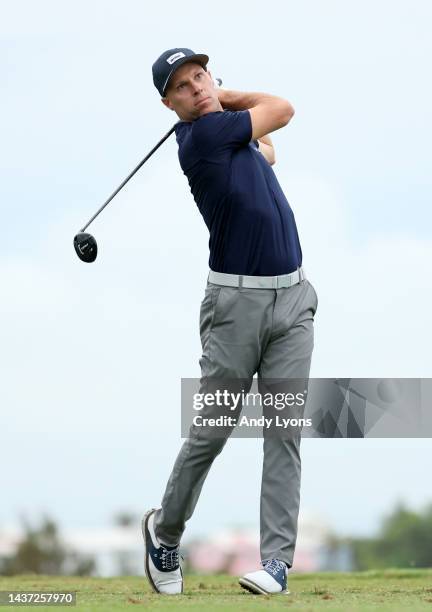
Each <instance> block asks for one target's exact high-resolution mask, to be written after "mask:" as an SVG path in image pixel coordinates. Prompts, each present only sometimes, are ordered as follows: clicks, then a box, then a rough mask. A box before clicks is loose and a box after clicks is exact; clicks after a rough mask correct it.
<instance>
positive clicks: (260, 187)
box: [142, 48, 318, 595]
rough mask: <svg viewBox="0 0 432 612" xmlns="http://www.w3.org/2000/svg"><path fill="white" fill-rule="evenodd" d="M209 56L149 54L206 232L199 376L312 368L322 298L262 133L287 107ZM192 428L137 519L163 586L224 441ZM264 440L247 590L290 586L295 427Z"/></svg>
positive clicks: (296, 491)
mask: <svg viewBox="0 0 432 612" xmlns="http://www.w3.org/2000/svg"><path fill="white" fill-rule="evenodd" d="M208 61H209V58H208V56H207V55H203V54H196V53H194V52H193V51H191V50H190V49H185V48H176V49H170V50H168V51H165V52H164V53H162V55H161V56H160V57H159V58H158V59H157V60H156V61H155V63H154V64H153V81H154V84H155V86H156V89H157V90H158V92H159V94H160V96H161V98H162V102H163V104H164V105H165V106H166V107H167V108H168V109H170V110H172V111H174V112H175V113H176V114H177V116H178V117H179V119H180V121H179V122H178V123H177V125H176V128H175V132H176V138H177V143H178V146H179V151H178V153H179V160H180V165H181V168H182V170H183V172H184V174H185V175H186V177H187V179H188V182H189V186H190V189H191V192H192V195H193V197H194V199H195V202H196V204H197V206H198V209H199V212H200V213H201V215H202V216H203V218H204V222H205V223H206V225H207V227H208V230H209V233H210V241H209V247H210V259H209V268H210V271H209V276H208V281H207V287H206V291H205V296H204V299H203V301H202V303H201V311H200V335H201V344H202V351H203V352H202V357H201V360H200V366H201V374H202V379H201V381H206V380H208V379H211V378H220V379H225V378H226V379H242V380H246V381H249V385H250V384H251V382H252V379H253V376H254V374H255V373H257V374H258V382H259V381H260V380H261V381H265V380H267V379H289V378H301V379H307V378H308V377H309V371H310V363H311V356H312V350H313V336H314V331H313V322H314V315H315V313H316V309H317V305H318V298H317V294H316V292H315V290H314V288H313V286H312V285H311V283H310V282H309V281H308V280H306V278H305V274H304V270H303V268H302V251H301V247H300V242H299V237H298V233H297V228H296V223H295V219H294V215H293V212H292V210H291V208H290V205H289V203H288V201H287V199H286V198H285V195H284V193H283V191H282V189H281V187H280V185H279V183H278V181H277V178H276V176H275V174H274V172H273V170H272V168H271V166H272V165H273V164H274V162H275V155H274V150H273V146H272V142H271V140H270V138H269V136H268V134H269V133H270V132H273V131H275V130H278V129H280V128H283V127H284V126H286V125H287V124H288V123H289V121H290V120H291V118H292V116H293V115H294V109H293V107H292V106H291V104H290V103H289V102H288V101H287V100H284V99H282V98H279V97H276V96H273V95H269V94H265V93H243V92H238V91H230V90H224V89H221V88H218V87H216V86H215V84H214V82H213V79H212V76H211V74H210V72H209V71H208V70H207V63H208ZM203 384H204V382H203ZM245 391H246V392H247V389H246V390H245ZM213 410H216V408H213ZM214 416H217V413H215V415H214ZM197 430H198V428H196V427H194V426H192V427H191V430H190V436H189V437H188V439H187V440H186V441H185V442H184V444H183V447H182V448H181V450H180V453H179V455H178V457H177V460H176V462H175V465H174V468H173V471H172V474H171V476H170V478H169V481H168V484H167V487H166V490H165V494H164V497H163V500H162V504H161V507H160V508H158V509H152V510H150V511H149V512H147V513H146V514H145V516H144V519H143V523H142V528H143V535H144V542H145V572H146V575H147V577H148V579H149V581H150V583H151V585H152V587H153V589H154V590H155V591H156V592H158V593H165V594H171V595H173V594H177V593H181V592H182V591H183V574H182V570H181V567H180V563H179V543H180V539H181V537H182V534H183V532H184V529H185V524H186V521H187V520H188V519H189V518H190V517H191V516H192V513H193V511H194V508H195V505H196V503H197V501H198V498H199V495H200V492H201V489H202V486H203V483H204V480H205V478H206V476H207V474H208V472H209V469H210V467H211V465H212V463H213V461H214V459H215V457H216V456H217V455H218V454H219V453H220V452H221V450H222V448H223V446H224V444H225V442H226V437H222V438H221V437H219V438H216V437H211V436H203V435H202V434H200V432H199V431H197ZM263 450H264V459H263V471H262V485H261V506H260V510H261V513H260V528H261V537H260V550H261V560H262V561H261V568H251V570H252V569H255V571H251V572H250V573H248V574H246V575H245V576H243V577H241V578H240V580H239V582H240V584H241V586H243V587H244V588H246V589H247V590H249V591H251V592H252V593H262V594H269V593H287V592H288V590H287V574H288V569H289V568H290V567H291V566H292V562H293V555H294V548H295V544H296V537H297V519H298V512H299V502H300V472H301V461H300V435H298V436H292V437H290V438H287V439H286V438H282V437H277V436H274V437H269V436H268V437H264V442H263Z"/></svg>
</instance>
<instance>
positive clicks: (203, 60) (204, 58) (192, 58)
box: [162, 53, 209, 96]
mask: <svg viewBox="0 0 432 612" xmlns="http://www.w3.org/2000/svg"><path fill="white" fill-rule="evenodd" d="M208 61H209V57H208V55H204V54H203V53H196V54H195V55H189V56H188V57H183V58H182V59H181V60H179V61H178V62H176V63H175V66H174V67H173V69H172V70H171V72H170V73H169V75H168V76H167V80H166V81H165V83H164V86H163V88H162V95H163V96H164V95H165V91H166V88H167V87H168V83H169V80H170V78H171V77H172V75H173V74H174V72H175V71H176V70H177V69H178V68H180V66H183V64H187V63H188V62H196V63H197V64H201V66H202V67H203V68H205V67H206V66H207V64H208Z"/></svg>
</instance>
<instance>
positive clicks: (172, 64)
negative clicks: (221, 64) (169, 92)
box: [152, 48, 209, 98]
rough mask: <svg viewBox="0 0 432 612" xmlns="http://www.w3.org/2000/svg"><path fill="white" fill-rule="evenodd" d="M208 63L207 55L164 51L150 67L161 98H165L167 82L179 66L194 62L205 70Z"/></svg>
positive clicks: (174, 50) (173, 50) (183, 50)
mask: <svg viewBox="0 0 432 612" xmlns="http://www.w3.org/2000/svg"><path fill="white" fill-rule="evenodd" d="M208 61H209V58H208V55H204V54H202V53H194V52H193V51H192V50H191V49H185V48H177V49H168V51H165V52H164V53H162V55H160V56H159V57H158V58H157V60H156V61H155V63H154V64H153V66H152V71H153V83H154V84H155V87H156V89H157V90H158V92H159V93H160V95H161V96H162V98H163V97H164V96H165V91H166V88H167V85H168V81H169V80H170V78H171V77H172V75H173V74H174V72H175V71H176V70H177V68H180V66H182V65H183V64H186V62H196V63H197V64H201V66H202V67H203V68H205V67H206V66H207V63H208Z"/></svg>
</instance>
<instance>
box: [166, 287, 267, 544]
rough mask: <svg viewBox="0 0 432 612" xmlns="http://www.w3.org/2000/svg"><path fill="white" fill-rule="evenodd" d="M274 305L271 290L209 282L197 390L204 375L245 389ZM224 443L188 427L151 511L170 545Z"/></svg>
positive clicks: (209, 412) (213, 411) (176, 538)
mask: <svg viewBox="0 0 432 612" xmlns="http://www.w3.org/2000/svg"><path fill="white" fill-rule="evenodd" d="M257 291H258V292H259V297H258V293H257ZM254 293H255V295H254ZM272 304H273V292H272V291H260V290H253V291H252V292H251V291H250V290H249V291H243V290H241V289H238V288H235V287H221V286H217V285H213V284H211V283H208V285H207V289H206V293H205V297H204V300H203V302H202V304H201V311H200V335H201V343H202V348H203V354H202V358H201V360H200V365H201V374H202V377H201V388H200V393H205V392H206V391H207V389H208V387H209V382H208V379H217V380H220V381H222V382H223V381H225V380H226V381H229V383H228V382H227V384H228V385H229V388H230V390H236V391H237V392H240V391H241V390H244V392H245V393H247V392H248V391H249V389H250V386H251V384H252V378H253V375H254V373H255V372H256V370H257V368H258V364H259V359H260V346H261V345H260V341H259V338H260V333H261V330H264V329H265V325H264V324H263V321H262V319H263V313H264V316H267V318H269V319H270V318H271V312H272ZM257 339H258V341H257ZM264 340H265V339H262V341H263V342H264ZM233 379H238V384H236V383H234V384H233ZM233 387H238V388H236V389H233ZM240 409H241V406H240ZM220 410H221V409H220V407H217V406H215V407H213V408H211V409H208V410H207V412H206V413H205V414H203V412H204V411H201V414H203V416H218V415H219V414H220ZM238 413H239V412H238V411H237V412H232V413H231V414H232V415H233V416H237V415H238ZM225 443H226V437H224V438H212V436H211V435H210V436H208V435H206V433H205V431H204V432H203V430H202V428H200V427H194V426H192V427H191V429H190V437H189V438H188V439H187V440H186V441H185V442H184V444H183V447H182V449H181V451H180V454H179V455H178V457H177V460H176V462H175V465H174V468H173V471H172V473H171V476H170V478H169V481H168V484H167V487H166V490H165V494H164V497H163V500H162V507H161V508H160V509H159V510H158V511H157V512H156V515H155V522H154V524H155V533H156V535H157V537H158V539H159V540H160V542H162V543H164V544H166V545H169V546H172V545H176V544H178V542H179V541H180V538H181V536H182V534H183V531H184V529H185V523H186V521H187V520H188V519H189V518H190V517H191V516H192V513H193V511H194V508H195V505H196V503H197V501H198V498H199V495H200V493H201V489H202V486H203V484H204V481H205V478H206V476H207V474H208V472H209V470H210V467H211V465H212V463H213V461H214V459H215V457H216V456H217V455H218V454H219V453H220V452H221V450H222V448H223V447H224V445H225Z"/></svg>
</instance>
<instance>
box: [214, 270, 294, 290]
mask: <svg viewBox="0 0 432 612" xmlns="http://www.w3.org/2000/svg"><path fill="white" fill-rule="evenodd" d="M305 278H306V275H305V271H304V268H303V266H302V267H300V268H297V270H294V272H291V273H290V274H281V275H280V276H245V275H243V274H225V273H224V272H214V271H213V270H210V272H209V275H208V281H209V282H210V283H213V284H215V285H225V286H226V287H245V288H247V289H280V288H281V287H292V285H296V284H297V283H300V282H301V281H303V280H304V279H305Z"/></svg>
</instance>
